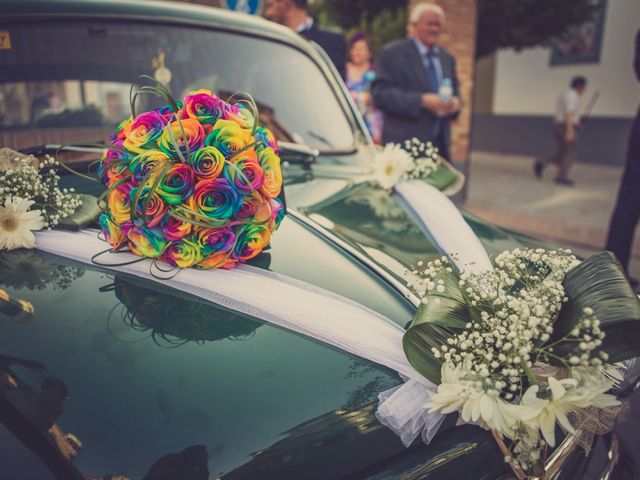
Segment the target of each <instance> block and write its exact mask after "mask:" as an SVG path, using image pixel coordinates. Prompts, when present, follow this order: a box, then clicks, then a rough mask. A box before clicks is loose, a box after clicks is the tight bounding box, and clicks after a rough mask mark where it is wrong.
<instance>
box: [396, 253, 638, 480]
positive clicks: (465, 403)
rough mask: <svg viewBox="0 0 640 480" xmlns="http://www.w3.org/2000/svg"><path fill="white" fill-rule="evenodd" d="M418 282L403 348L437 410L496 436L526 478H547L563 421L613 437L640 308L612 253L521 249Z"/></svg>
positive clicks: (571, 428) (432, 271)
mask: <svg viewBox="0 0 640 480" xmlns="http://www.w3.org/2000/svg"><path fill="white" fill-rule="evenodd" d="M454 260H455V258H454ZM409 278H410V282H409V283H410V285H411V286H412V287H413V288H414V289H415V291H416V293H417V294H418V295H419V296H420V297H421V298H422V305H421V307H420V308H419V309H418V312H417V314H416V317H415V318H414V320H413V322H412V323H411V325H410V327H409V329H408V330H407V332H406V333H405V335H404V338H403V345H404V350H405V353H406V355H407V358H408V360H409V361H410V362H411V364H412V365H413V366H414V367H415V368H416V370H418V371H419V372H420V373H421V374H422V375H424V376H425V377H426V378H428V379H429V380H431V381H432V382H434V383H435V384H436V385H437V392H436V393H434V394H433V395H431V397H430V398H429V399H428V401H427V403H426V408H428V409H430V410H431V411H439V412H441V413H453V412H458V413H459V415H460V418H461V420H462V421H463V422H470V423H475V424H478V425H480V426H482V427H484V428H486V429H487V430H490V431H491V432H492V433H493V435H494V437H495V438H496V441H497V442H498V445H499V446H500V448H501V449H502V450H503V452H504V454H505V458H506V460H507V462H508V463H510V464H511V466H512V468H513V470H514V473H515V474H516V476H517V477H518V478H528V476H530V475H536V476H544V475H545V472H544V468H543V464H544V460H545V452H547V448H546V447H547V445H548V446H551V447H553V446H555V445H556V444H557V439H556V423H557V424H558V425H559V426H560V427H562V429H563V430H564V431H565V432H567V433H568V434H575V433H576V430H577V429H578V428H582V429H584V428H583V427H584V425H585V422H583V421H581V416H582V417H585V416H588V417H590V420H593V421H591V424H592V425H595V426H593V427H592V428H591V431H590V432H586V434H587V435H590V439H592V438H593V434H601V433H603V431H605V432H606V431H610V430H611V428H612V426H613V422H614V420H615V417H616V415H617V410H612V409H616V408H617V406H618V405H619V404H620V402H619V400H618V399H617V398H616V396H615V395H613V394H612V393H610V391H611V390H612V388H615V387H616V386H617V385H618V383H619V381H620V380H622V375H621V371H622V370H623V369H624V365H623V364H622V363H621V362H623V361H625V360H629V359H632V358H634V357H636V356H638V354H639V353H640V347H639V345H640V301H639V300H638V297H637V296H636V295H635V292H634V291H633V290H632V289H631V287H630V286H629V285H628V283H627V281H626V279H625V277H624V273H623V272H622V270H621V268H620V266H619V264H618V263H617V262H616V260H615V258H614V257H613V256H612V255H611V254H610V253H608V252H602V253H599V254H596V255H594V256H592V257H590V258H588V259H587V260H585V261H583V262H580V261H579V260H578V259H577V258H576V257H575V256H573V255H572V254H571V252H570V251H569V250H552V251H547V250H543V249H535V250H533V249H524V250H522V249H516V250H513V251H506V252H503V253H502V254H500V255H499V256H498V257H496V259H495V262H494V268H493V269H491V270H489V271H480V272H478V271H475V272H470V271H466V270H465V269H464V268H461V269H460V270H458V269H457V268H456V265H455V263H454V262H453V261H452V260H451V259H449V258H447V257H442V258H441V259H437V260H435V261H432V262H429V263H428V264H426V265H425V264H424V263H419V264H418V265H417V267H416V268H415V269H414V270H413V271H412V272H410V275H409ZM602 411H604V414H601V413H603V412H602ZM598 418H600V419H607V420H597V419H598ZM584 434H585V432H581V435H584ZM579 443H580V442H579ZM582 445H583V446H585V448H589V446H590V445H591V441H590V440H589V441H588V442H586V444H584V443H583V444H582ZM546 473H547V475H549V474H550V473H549V472H546ZM544 478H547V477H546V476H545V477H544Z"/></svg>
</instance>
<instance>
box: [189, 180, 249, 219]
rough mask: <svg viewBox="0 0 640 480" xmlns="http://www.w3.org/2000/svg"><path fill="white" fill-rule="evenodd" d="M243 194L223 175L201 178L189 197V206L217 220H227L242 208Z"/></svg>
mask: <svg viewBox="0 0 640 480" xmlns="http://www.w3.org/2000/svg"><path fill="white" fill-rule="evenodd" d="M241 205H242V196H241V195H240V194H239V193H238V192H237V190H236V189H235V188H233V186H232V185H231V184H230V183H229V182H228V181H227V180H226V179H225V178H223V177H219V178H216V179H215V180H200V181H199V182H198V183H197V184H196V187H195V189H194V191H193V195H192V196H191V198H189V208H190V209H191V210H192V211H194V212H196V213H199V214H200V215H203V216H205V217H209V218H212V219H217V220H227V219H229V218H231V217H233V215H235V213H236V212H237V211H238V210H240V206H241Z"/></svg>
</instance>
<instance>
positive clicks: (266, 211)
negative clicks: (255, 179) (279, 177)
mask: <svg viewBox="0 0 640 480" xmlns="http://www.w3.org/2000/svg"><path fill="white" fill-rule="evenodd" d="M236 216H237V217H238V218H241V219H244V218H249V219H251V220H252V221H255V222H266V221H267V220H268V219H269V218H270V217H271V205H270V204H269V202H268V201H267V199H266V198H263V197H262V196H261V195H260V194H259V193H257V192H256V193H254V194H253V195H251V196H246V197H244V202H243V203H242V206H241V207H240V210H239V211H238V213H237V214H236Z"/></svg>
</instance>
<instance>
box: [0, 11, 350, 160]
mask: <svg viewBox="0 0 640 480" xmlns="http://www.w3.org/2000/svg"><path fill="white" fill-rule="evenodd" d="M2 29H3V30H6V31H9V35H10V38H11V43H10V48H7V49H3V50H0V131H1V132H3V133H2V137H3V138H0V144H2V145H4V146H9V147H13V148H23V147H26V146H30V145H34V144H38V143H61V144H63V143H71V142H77V141H105V140H106V139H107V138H108V135H109V134H110V133H111V132H112V131H113V127H114V126H115V125H116V124H117V123H119V122H120V121H121V120H122V119H123V118H125V117H126V116H128V115H129V112H130V106H129V90H130V86H131V83H132V82H133V81H134V80H135V79H136V78H137V77H138V76H139V75H143V74H144V75H149V76H152V77H153V76H155V77H156V78H158V79H160V80H161V81H163V82H166V83H167V85H168V86H169V88H170V90H171V92H172V94H173V96H174V97H176V98H177V99H179V98H181V97H183V96H184V95H185V94H186V93H188V92H190V91H192V90H194V89H200V88H208V89H211V90H213V91H214V92H216V93H218V94H219V95H220V96H221V97H222V98H226V97H228V96H229V95H231V94H233V93H236V92H248V93H250V94H251V95H252V96H253V97H254V98H255V100H256V102H257V103H258V107H259V110H260V121H261V122H262V123H264V124H266V125H267V126H268V127H270V128H271V129H272V130H273V132H274V133H275V134H276V136H277V137H278V139H279V140H284V141H289V142H295V143H305V144H307V145H309V146H310V147H313V148H317V149H319V150H321V151H348V150H352V149H353V148H354V144H355V142H354V134H353V130H352V127H351V125H350V123H349V120H348V118H347V116H346V113H345V112H344V110H343V109H342V107H341V105H340V103H339V102H338V100H337V97H336V94H335V93H334V91H333V90H332V88H331V86H330V84H329V82H328V81H327V79H326V77H325V76H324V74H323V73H322V71H321V69H320V68H319V67H318V65H317V64H315V63H314V62H313V61H312V60H311V59H310V58H309V57H307V56H306V55H305V54H303V53H302V52H300V51H298V50H296V49H294V48H292V47H290V46H287V45H284V44H281V43H278V42H275V41H269V40H266V39H263V38H258V37H254V36H250V35H240V34H237V33H231V32H223V31H214V30H209V29H202V28H195V27H183V26H169V25H164V24H163V25H160V24H153V23H126V22H121V23H111V22H64V21H57V22H55V23H34V24H16V25H13V24H12V25H9V26H3V27H2ZM159 104H160V102H159V101H157V100H155V99H151V98H149V97H145V98H144V99H142V101H141V103H140V106H139V109H140V110H142V109H144V108H147V107H152V106H156V105H159ZM329 119H330V121H329Z"/></svg>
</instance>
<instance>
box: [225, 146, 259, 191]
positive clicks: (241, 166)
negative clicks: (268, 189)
mask: <svg viewBox="0 0 640 480" xmlns="http://www.w3.org/2000/svg"><path fill="white" fill-rule="evenodd" d="M224 175H225V177H227V180H229V182H230V183H231V184H233V185H234V186H235V187H236V188H237V189H238V191H240V192H241V193H243V194H245V195H246V194H250V193H252V192H255V191H257V190H259V189H260V188H261V187H262V185H263V183H264V173H263V170H262V168H261V167H260V164H259V163H258V155H257V154H256V152H255V151H254V150H246V151H244V152H242V153H239V154H237V155H235V156H234V157H233V159H232V160H231V162H229V164H228V165H227V168H226V169H225V170H224Z"/></svg>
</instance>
